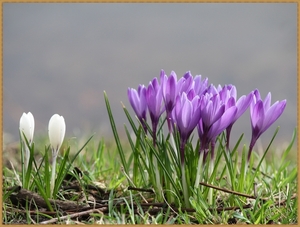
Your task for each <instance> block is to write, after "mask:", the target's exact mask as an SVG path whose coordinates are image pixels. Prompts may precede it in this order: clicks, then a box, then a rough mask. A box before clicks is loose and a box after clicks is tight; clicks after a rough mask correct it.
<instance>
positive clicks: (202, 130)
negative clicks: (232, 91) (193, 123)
mask: <svg viewBox="0 0 300 227" xmlns="http://www.w3.org/2000/svg"><path fill="white" fill-rule="evenodd" d="M236 112H237V107H236V106H234V105H232V106H230V107H228V108H226V105H225V104H224V103H223V102H222V100H221V98H220V96H219V94H211V93H205V94H204V95H202V96H201V118H200V120H199V123H198V127H197V129H198V134H199V138H200V141H201V148H200V152H204V160H205V158H206V156H207V153H208V148H209V144H211V160H213V159H214V145H215V140H216V138H217V136H218V135H219V134H220V133H221V132H222V131H224V130H225V129H226V128H227V127H228V125H230V124H231V122H232V120H233V118H234V116H235V115H236Z"/></svg>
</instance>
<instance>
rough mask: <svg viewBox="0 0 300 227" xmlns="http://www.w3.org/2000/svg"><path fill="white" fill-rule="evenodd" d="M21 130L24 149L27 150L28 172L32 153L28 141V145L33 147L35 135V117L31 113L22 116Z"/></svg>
mask: <svg viewBox="0 0 300 227" xmlns="http://www.w3.org/2000/svg"><path fill="white" fill-rule="evenodd" d="M19 130H20V134H21V138H22V142H23V148H24V149H25V169H26V170H27V168H28V163H29V156H30V151H29V147H28V146H27V143H26V139H27V141H28V145H29V146H31V144H32V141H33V134H34V117H33V115H32V113H31V112H28V113H27V114H26V113H23V114H22V116H21V118H20V125H19ZM24 136H25V137H26V139H25V138H24Z"/></svg>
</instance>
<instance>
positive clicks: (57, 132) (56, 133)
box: [48, 114, 66, 153]
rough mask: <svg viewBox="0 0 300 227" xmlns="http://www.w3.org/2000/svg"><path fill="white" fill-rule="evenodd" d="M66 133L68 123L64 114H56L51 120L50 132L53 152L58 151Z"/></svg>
mask: <svg viewBox="0 0 300 227" xmlns="http://www.w3.org/2000/svg"><path fill="white" fill-rule="evenodd" d="M65 133H66V123H65V119H64V117H63V116H59V115H58V114H54V115H53V116H52V117H51V118H50V121H49V125H48V134H49V140H50V144H51V147H52V151H53V152H56V153H57V152H58V151H59V149H60V147H61V145H62V143H63V140H64V137H65Z"/></svg>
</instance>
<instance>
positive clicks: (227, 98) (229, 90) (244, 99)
mask: <svg viewBox="0 0 300 227" xmlns="http://www.w3.org/2000/svg"><path fill="white" fill-rule="evenodd" d="M219 94H220V97H221V99H222V101H223V102H224V103H225V105H226V108H229V107H231V106H236V107H237V112H236V114H235V116H234V117H233V119H232V122H231V123H230V124H229V125H228V127H227V128H226V148H227V150H229V140H230V132H231V129H232V126H233V124H234V123H235V122H236V121H237V119H239V118H240V116H242V114H243V113H244V112H245V111H246V110H247V108H248V107H249V105H250V102H251V101H252V95H253V92H250V93H249V94H248V95H247V96H246V95H243V96H241V97H240V98H239V99H238V100H237V101H236V96H237V92H236V87H235V86H233V85H231V84H230V85H225V86H223V88H222V90H221V91H220V92H219Z"/></svg>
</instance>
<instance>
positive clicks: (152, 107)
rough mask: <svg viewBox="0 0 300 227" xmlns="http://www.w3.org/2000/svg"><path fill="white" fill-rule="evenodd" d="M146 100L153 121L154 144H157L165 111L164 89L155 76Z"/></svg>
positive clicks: (149, 86)
mask: <svg viewBox="0 0 300 227" xmlns="http://www.w3.org/2000/svg"><path fill="white" fill-rule="evenodd" d="M146 101H147V106H148V110H149V113H150V118H151V122H152V133H153V144H154V146H155V145H156V129H157V125H158V121H159V118H160V115H161V114H162V113H163V112H164V110H165V109H164V107H163V102H162V101H163V96H162V89H161V86H160V84H159V83H158V80H157V78H156V77H155V78H154V79H153V80H152V81H150V82H149V85H148V87H147V91H146Z"/></svg>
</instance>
